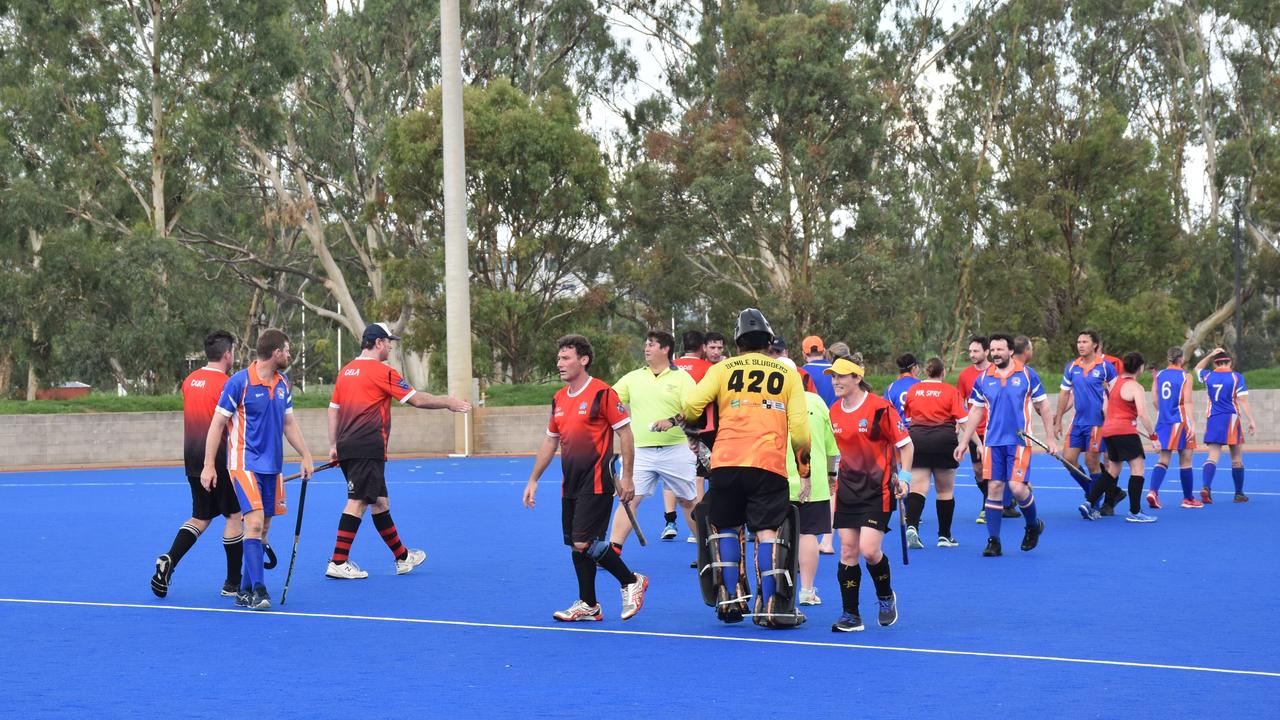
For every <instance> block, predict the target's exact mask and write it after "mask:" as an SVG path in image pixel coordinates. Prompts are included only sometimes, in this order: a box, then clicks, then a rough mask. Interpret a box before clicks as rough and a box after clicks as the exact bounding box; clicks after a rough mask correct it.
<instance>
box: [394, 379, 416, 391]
mask: <svg viewBox="0 0 1280 720" xmlns="http://www.w3.org/2000/svg"><path fill="white" fill-rule="evenodd" d="M396 387H398V388H400V389H401V390H410V389H412V388H410V387H409V383H408V381H406V380H405V379H404V378H400V381H399V382H397V383H396Z"/></svg>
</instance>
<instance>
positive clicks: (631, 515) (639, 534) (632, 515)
mask: <svg viewBox="0 0 1280 720" xmlns="http://www.w3.org/2000/svg"><path fill="white" fill-rule="evenodd" d="M622 509H623V510H626V511H627V520H630V521H631V529H632V530H635V531H636V539H637V540H639V541H640V547H644V546H646V545H648V544H649V542H648V541H647V540H645V539H644V531H643V530H641V529H640V523H638V522H636V511H635V510H632V509H631V503H622Z"/></svg>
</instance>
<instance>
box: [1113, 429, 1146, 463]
mask: <svg viewBox="0 0 1280 720" xmlns="http://www.w3.org/2000/svg"><path fill="white" fill-rule="evenodd" d="M1103 439H1104V440H1106V441H1107V459H1108V460H1110V461H1111V462H1114V463H1120V462H1128V461H1130V460H1136V459H1138V458H1140V457H1143V456H1144V455H1146V453H1145V452H1144V451H1143V449H1142V438H1140V437H1138V435H1137V434H1136V433H1135V434H1132V435H1112V436H1111V437H1108V438H1103Z"/></svg>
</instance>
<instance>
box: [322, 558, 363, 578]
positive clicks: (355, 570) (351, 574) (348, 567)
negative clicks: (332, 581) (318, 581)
mask: <svg viewBox="0 0 1280 720" xmlns="http://www.w3.org/2000/svg"><path fill="white" fill-rule="evenodd" d="M324 576H325V577H331V578H336V579H338V580H363V579H365V578H367V577H369V573H367V572H365V571H364V570H361V569H360V566H359V565H356V564H355V563H353V562H351V561H350V560H348V561H346V562H344V563H342V564H341V565H339V564H338V563H335V562H334V561H332V560H330V561H329V567H327V568H325V571H324Z"/></svg>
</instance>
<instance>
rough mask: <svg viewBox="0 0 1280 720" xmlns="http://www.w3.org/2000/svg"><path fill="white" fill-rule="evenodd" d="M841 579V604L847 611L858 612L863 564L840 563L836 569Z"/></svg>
mask: <svg viewBox="0 0 1280 720" xmlns="http://www.w3.org/2000/svg"><path fill="white" fill-rule="evenodd" d="M836 578H837V579H838V580H839V581H840V604H841V605H842V606H843V608H844V611H845V612H847V613H853V614H854V615H857V614H858V588H860V587H862V566H861V565H845V564H844V563H840V568H839V569H838V570H836Z"/></svg>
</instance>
